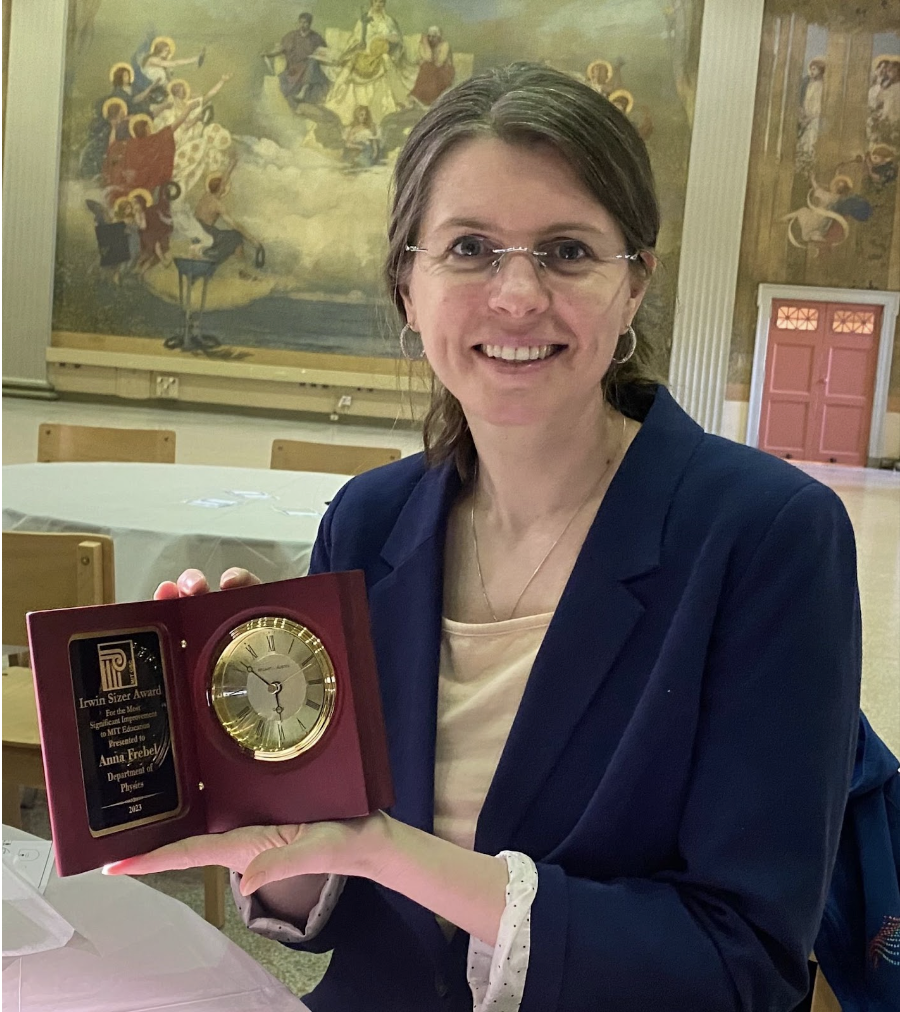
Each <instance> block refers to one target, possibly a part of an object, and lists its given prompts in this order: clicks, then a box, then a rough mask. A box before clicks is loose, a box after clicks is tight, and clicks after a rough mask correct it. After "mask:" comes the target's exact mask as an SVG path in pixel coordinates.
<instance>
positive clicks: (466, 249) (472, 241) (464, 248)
mask: <svg viewBox="0 0 900 1012" xmlns="http://www.w3.org/2000/svg"><path fill="white" fill-rule="evenodd" d="M450 252H451V253H455V254H456V255H457V256H461V257H480V256H484V255H485V253H487V252H488V249H487V244H486V243H485V241H484V239H480V238H479V237H478V236H477V235H464V236H463V237H462V238H461V239H457V240H456V242H455V243H453V245H452V246H451V247H450Z"/></svg>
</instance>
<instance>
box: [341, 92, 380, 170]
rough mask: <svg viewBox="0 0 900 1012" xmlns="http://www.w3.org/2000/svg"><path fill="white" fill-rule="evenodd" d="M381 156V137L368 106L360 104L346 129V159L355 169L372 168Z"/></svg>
mask: <svg viewBox="0 0 900 1012" xmlns="http://www.w3.org/2000/svg"><path fill="white" fill-rule="evenodd" d="M380 157H381V138H380V137H379V136H378V127H377V126H375V123H374V121H373V120H372V113H371V111H370V109H369V108H368V106H365V105H361V106H359V107H358V108H357V109H356V111H355V113H354V114H353V122H352V123H351V124H350V126H348V127H347V128H346V129H345V130H344V161H346V162H348V163H349V164H350V166H351V167H352V168H354V169H368V168H371V167H372V166H373V165H374V164H375V163H376V162H377V161H378V159H379V158H380Z"/></svg>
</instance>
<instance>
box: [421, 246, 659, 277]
mask: <svg viewBox="0 0 900 1012" xmlns="http://www.w3.org/2000/svg"><path fill="white" fill-rule="evenodd" d="M406 252H407V253H427V252H428V247H427V246H414V245H412V244H410V243H407V245H406ZM491 253H496V254H497V259H496V260H492V261H491V267H492V268H493V269H494V273H495V274H496V273H498V271H499V270H500V267H501V266H502V264H503V258H504V257H505V256H506V254H507V253H530V254H531V255H532V256H533V257H535V258H536V263H537V264H538V265H539V266H541V267H543V268H544V269H545V270H546V269H547V264H546V262H545V261H544V260H542V259H540V258H541V257H546V256H549V255H550V254H549V253H547V251H546V250H539V249H535V248H534V247H533V246H506V247H504V248H503V249H492V250H491ZM640 257H641V254H640V253H615V254H613V256H610V257H603V258H602V259H603V260H604V261H606V260H630V261H632V262H633V261H635V260H640Z"/></svg>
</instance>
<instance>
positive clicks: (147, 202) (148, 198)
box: [128, 186, 153, 207]
mask: <svg viewBox="0 0 900 1012" xmlns="http://www.w3.org/2000/svg"><path fill="white" fill-rule="evenodd" d="M135 197H142V198H143V200H144V207H152V206H153V194H152V193H151V192H150V191H149V190H145V189H144V187H143V186H138V187H137V188H136V189H134V190H132V191H131V193H129V194H128V199H129V200H134V198H135Z"/></svg>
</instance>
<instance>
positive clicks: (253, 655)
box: [247, 643, 259, 660]
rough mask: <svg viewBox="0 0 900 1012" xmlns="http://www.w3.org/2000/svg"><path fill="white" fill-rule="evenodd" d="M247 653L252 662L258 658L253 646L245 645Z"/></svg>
mask: <svg viewBox="0 0 900 1012" xmlns="http://www.w3.org/2000/svg"><path fill="white" fill-rule="evenodd" d="M247 653H248V654H250V656H251V657H252V658H253V659H254V660H256V659H257V658H258V657H259V654H258V653H257V652H256V651H255V650H254V649H253V646H252V645H251V644H250V643H248V644H247Z"/></svg>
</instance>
